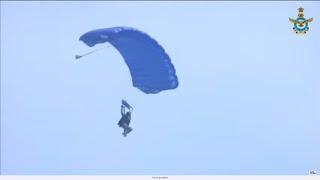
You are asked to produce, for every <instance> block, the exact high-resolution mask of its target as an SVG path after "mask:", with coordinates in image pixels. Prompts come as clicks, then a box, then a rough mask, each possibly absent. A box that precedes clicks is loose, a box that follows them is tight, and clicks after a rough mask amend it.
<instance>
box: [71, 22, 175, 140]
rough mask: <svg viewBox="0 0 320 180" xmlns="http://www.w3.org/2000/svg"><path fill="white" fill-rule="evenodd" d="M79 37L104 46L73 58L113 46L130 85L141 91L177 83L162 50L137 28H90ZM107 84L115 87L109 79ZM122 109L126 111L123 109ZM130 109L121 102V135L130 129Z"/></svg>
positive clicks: (157, 90)
mask: <svg viewBox="0 0 320 180" xmlns="http://www.w3.org/2000/svg"><path fill="white" fill-rule="evenodd" d="M79 40H80V41H82V42H83V43H84V44H85V45H87V46H89V47H94V46H96V45H98V44H104V43H108V45H107V46H105V47H103V48H101V49H97V50H93V51H91V52H88V53H85V54H83V55H76V56H75V59H80V58H83V57H86V56H88V55H89V54H93V53H95V52H98V51H100V50H102V49H106V48H109V47H113V48H115V49H116V50H117V51H118V52H119V53H120V54H121V56H122V59H123V61H124V64H126V65H127V67H128V70H129V72H130V73H127V74H130V75H131V80H132V86H133V87H135V88H137V89H138V90H140V91H141V92H143V93H145V94H158V93H161V92H163V91H167V90H174V89H176V88H177V87H178V86H179V80H178V76H177V74H176V69H175V66H174V64H173V63H172V61H171V58H170V57H169V55H168V54H167V52H166V51H165V49H164V48H163V47H162V46H161V45H160V44H159V43H158V41H156V40H155V39H154V38H153V37H151V36H149V35H148V34H147V33H145V32H143V31H141V30H138V29H135V28H132V27H123V26H119V27H110V28H103V29H94V30H91V31H88V32H86V33H84V34H83V35H81V36H80V38H79ZM107 68H109V69H111V68H110V67H107ZM107 83H108V82H107ZM108 85H109V86H110V87H115V84H113V83H112V82H109V84H108ZM126 108H128V109H129V112H125V110H126ZM132 109H133V108H132V107H131V106H130V105H129V104H128V103H127V102H126V101H124V100H123V101H122V105H121V116H122V117H121V119H120V121H119V123H118V125H119V126H120V127H122V128H123V129H124V132H123V136H124V137H126V136H127V134H128V133H130V132H131V131H132V128H131V127H130V126H129V124H130V121H131V113H132Z"/></svg>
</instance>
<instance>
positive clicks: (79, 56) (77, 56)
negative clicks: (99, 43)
mask: <svg viewBox="0 0 320 180" xmlns="http://www.w3.org/2000/svg"><path fill="white" fill-rule="evenodd" d="M109 47H111V45H109V46H107V47H103V48H100V49H97V50H94V51H91V52H88V53H86V54H83V55H76V57H75V58H76V59H80V58H82V57H84V56H86V55H89V54H92V53H94V52H97V51H100V50H102V49H106V48H109Z"/></svg>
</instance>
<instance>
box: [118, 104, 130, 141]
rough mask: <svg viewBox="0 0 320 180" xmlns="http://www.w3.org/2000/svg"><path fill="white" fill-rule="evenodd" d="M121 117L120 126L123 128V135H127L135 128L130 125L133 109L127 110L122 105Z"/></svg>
mask: <svg viewBox="0 0 320 180" xmlns="http://www.w3.org/2000/svg"><path fill="white" fill-rule="evenodd" d="M121 116H122V117H121V119H120V121H119V122H118V125H119V127H122V128H123V133H122V135H123V136H124V137H126V136H127V134H129V133H130V132H131V131H132V130H133V129H132V128H131V127H130V126H129V124H130V121H131V111H128V112H125V107H124V106H123V105H121Z"/></svg>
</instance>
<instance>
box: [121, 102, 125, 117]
mask: <svg viewBox="0 0 320 180" xmlns="http://www.w3.org/2000/svg"><path fill="white" fill-rule="evenodd" d="M121 115H122V116H124V115H125V110H124V107H123V105H121Z"/></svg>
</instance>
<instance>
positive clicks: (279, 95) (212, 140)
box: [1, 1, 320, 175]
mask: <svg viewBox="0 0 320 180" xmlns="http://www.w3.org/2000/svg"><path fill="white" fill-rule="evenodd" d="M301 6H302V7H303V8H305V17H306V18H310V17H313V18H314V21H313V22H311V23H309V27H310V31H309V32H308V33H307V35H296V34H295V32H294V31H293V30H292V28H293V23H291V22H290V21H289V17H291V18H294V19H295V18H297V15H298V8H299V7H301ZM319 7H320V2H296V1H295V2H289V1H287V2H271V1H269V2H165V1H158V2H107V1H105V2H104V1H100V2H86V1H81V2H80V1H79V2H18V1H16V2H3V1H1V165H2V166H1V173H2V174H20V175H21V174H44V175H47V174H62V175H66V174H80V175H83V174H91V175H98V174H99V175H155V174H164V175H244V174H245V175H251V174H253V175H307V174H308V173H309V170H318V171H320V164H319V159H320V153H319V152H320V140H319V137H320V111H319V110H320V94H319V92H320V78H319V77H320V71H319V68H320V50H319V47H320V23H319V22H320V10H319ZM115 26H128V27H134V28H137V29H139V30H141V31H144V32H146V33H148V34H149V35H150V36H152V37H153V38H155V39H156V40H157V41H158V42H159V43H160V44H161V45H162V46H163V47H164V48H165V50H166V52H167V53H168V54H169V56H170V57H171V59H172V63H173V64H174V66H175V68H176V71H177V76H178V78H179V82H180V85H179V87H178V88H177V89H175V90H169V91H163V92H161V93H159V94H154V95H152V94H149V95H147V94H144V93H142V92H141V91H140V90H138V89H136V88H134V87H133V86H132V82H131V76H130V73H129V70H128V67H127V66H126V64H125V63H124V60H123V58H122V56H121V55H120V53H119V52H118V51H117V50H116V49H115V48H113V47H111V48H108V49H104V50H101V51H99V52H96V53H94V54H91V55H90V56H87V57H85V58H83V59H80V60H79V61H77V60H75V59H74V56H75V55H76V54H82V53H86V52H89V51H91V50H95V49H98V48H99V47H104V46H106V45H107V44H104V45H100V46H96V47H92V48H89V47H87V46H86V45H85V44H84V43H82V42H81V41H79V37H80V36H81V35H82V34H84V33H86V32H88V31H90V30H94V29H99V28H108V27H115ZM121 99H126V100H127V101H128V102H129V103H130V104H131V105H132V106H134V107H135V109H134V112H133V114H132V123H131V126H132V128H133V131H132V133H130V134H129V135H128V136H127V137H126V138H124V137H123V136H122V129H121V128H119V127H118V126H117V122H118V120H119V119H120V117H121V115H120V105H121V104H120V101H121Z"/></svg>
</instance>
